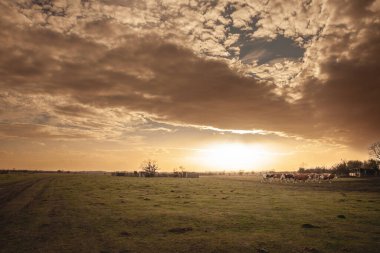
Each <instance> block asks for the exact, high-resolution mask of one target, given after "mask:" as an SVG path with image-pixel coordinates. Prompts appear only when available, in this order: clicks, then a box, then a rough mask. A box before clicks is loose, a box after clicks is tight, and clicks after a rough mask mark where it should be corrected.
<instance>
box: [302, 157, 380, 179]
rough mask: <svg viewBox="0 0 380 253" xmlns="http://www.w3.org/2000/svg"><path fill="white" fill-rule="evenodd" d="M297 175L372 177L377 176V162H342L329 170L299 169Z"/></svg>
mask: <svg viewBox="0 0 380 253" xmlns="http://www.w3.org/2000/svg"><path fill="white" fill-rule="evenodd" d="M298 173H335V174H337V175H339V176H349V175H351V176H374V175H379V174H380V173H379V162H378V161H376V160H374V159H369V160H367V161H363V162H362V161H359V160H350V161H342V162H340V163H338V164H336V165H334V166H331V167H330V168H326V167H315V168H307V169H306V168H299V169H298Z"/></svg>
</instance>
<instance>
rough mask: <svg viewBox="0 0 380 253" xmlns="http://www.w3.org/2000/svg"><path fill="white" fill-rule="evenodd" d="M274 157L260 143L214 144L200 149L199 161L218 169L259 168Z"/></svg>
mask: <svg viewBox="0 0 380 253" xmlns="http://www.w3.org/2000/svg"><path fill="white" fill-rule="evenodd" d="M272 158H273V154H272V153H271V152H269V151H268V150H267V148H265V147H263V146H262V145H258V144H255V145H252V144H251V145H248V144H241V143H222V144H213V145H210V146H207V147H205V148H204V149H200V150H199V151H198V161H199V162H201V163H202V164H203V165H204V166H207V167H208V168H212V169H217V170H220V169H223V170H241V169H244V170H257V169H259V168H260V167H261V166H263V165H264V164H266V163H267V162H268V161H270V160H271V159H272Z"/></svg>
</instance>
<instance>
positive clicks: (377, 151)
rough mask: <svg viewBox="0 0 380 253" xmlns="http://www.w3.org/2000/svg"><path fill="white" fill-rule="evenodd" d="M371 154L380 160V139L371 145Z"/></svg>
mask: <svg viewBox="0 0 380 253" xmlns="http://www.w3.org/2000/svg"><path fill="white" fill-rule="evenodd" d="M369 155H370V156H371V157H372V158H373V159H375V160H377V161H380V141H378V142H375V143H373V144H372V145H371V146H370V147H369Z"/></svg>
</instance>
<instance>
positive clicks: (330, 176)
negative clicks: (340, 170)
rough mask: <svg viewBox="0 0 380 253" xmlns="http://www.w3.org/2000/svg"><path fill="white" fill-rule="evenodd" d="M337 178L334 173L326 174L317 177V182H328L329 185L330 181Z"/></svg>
mask: <svg viewBox="0 0 380 253" xmlns="http://www.w3.org/2000/svg"><path fill="white" fill-rule="evenodd" d="M336 177H337V176H336V175H335V174H334V173H328V174H321V175H320V176H319V182H321V181H328V182H329V183H331V181H332V180H333V179H334V178H336Z"/></svg>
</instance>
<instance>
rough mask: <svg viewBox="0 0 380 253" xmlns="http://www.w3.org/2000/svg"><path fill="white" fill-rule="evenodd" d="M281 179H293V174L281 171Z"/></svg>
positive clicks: (286, 180) (289, 180) (288, 180)
mask: <svg viewBox="0 0 380 253" xmlns="http://www.w3.org/2000/svg"><path fill="white" fill-rule="evenodd" d="M280 180H281V181H285V182H291V181H293V180H294V175H293V174H291V173H283V174H282V175H281V178H280Z"/></svg>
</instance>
